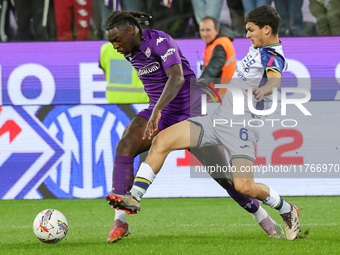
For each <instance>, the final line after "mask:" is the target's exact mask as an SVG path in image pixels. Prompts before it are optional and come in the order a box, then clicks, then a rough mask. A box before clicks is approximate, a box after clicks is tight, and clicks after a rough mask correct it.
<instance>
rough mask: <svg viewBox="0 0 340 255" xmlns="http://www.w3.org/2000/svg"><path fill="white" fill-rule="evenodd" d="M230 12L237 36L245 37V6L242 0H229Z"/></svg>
mask: <svg viewBox="0 0 340 255" xmlns="http://www.w3.org/2000/svg"><path fill="white" fill-rule="evenodd" d="M227 5H228V8H229V12H230V18H231V27H232V29H233V31H234V33H235V37H245V35H246V34H245V31H246V29H245V23H244V17H245V15H244V8H243V4H242V1H240V0H227Z"/></svg>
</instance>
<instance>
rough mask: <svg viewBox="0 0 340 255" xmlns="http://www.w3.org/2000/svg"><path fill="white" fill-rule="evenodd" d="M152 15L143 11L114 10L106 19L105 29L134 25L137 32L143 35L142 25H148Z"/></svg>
mask: <svg viewBox="0 0 340 255" xmlns="http://www.w3.org/2000/svg"><path fill="white" fill-rule="evenodd" d="M151 18H152V16H151V15H150V14H148V13H145V12H134V11H115V12H112V13H111V14H110V16H109V17H108V18H107V20H106V24H105V29H106V30H107V31H108V30H110V29H112V28H114V27H117V28H120V27H122V26H130V25H132V26H136V27H138V28H139V34H140V36H141V38H142V37H143V32H142V26H141V25H149V24H150V20H151Z"/></svg>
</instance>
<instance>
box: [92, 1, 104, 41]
mask: <svg viewBox="0 0 340 255" xmlns="http://www.w3.org/2000/svg"><path fill="white" fill-rule="evenodd" d="M99 2H103V1H102V0H92V30H93V31H92V32H93V39H94V40H103V38H104V35H103V31H104V30H102V15H101V12H100V7H99Z"/></svg>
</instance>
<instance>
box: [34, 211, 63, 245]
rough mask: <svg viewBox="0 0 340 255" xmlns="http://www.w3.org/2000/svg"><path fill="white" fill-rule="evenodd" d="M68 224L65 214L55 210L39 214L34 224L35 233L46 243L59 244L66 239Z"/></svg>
mask: <svg viewBox="0 0 340 255" xmlns="http://www.w3.org/2000/svg"><path fill="white" fill-rule="evenodd" d="M67 230H68V222H67V219H66V217H65V216H64V214H62V213H61V212H60V211H58V210H55V209H46V210H43V211H41V212H40V213H38V215H37V217H35V219H34V222H33V232H34V234H35V235H36V237H37V238H38V239H39V240H40V241H42V242H44V243H57V242H59V241H61V240H63V239H64V237H65V236H66V234H67Z"/></svg>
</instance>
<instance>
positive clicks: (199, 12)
mask: <svg viewBox="0 0 340 255" xmlns="http://www.w3.org/2000/svg"><path fill="white" fill-rule="evenodd" d="M191 3H192V7H193V9H194V14H195V19H196V22H197V24H200V23H201V21H202V19H203V18H204V17H206V16H210V17H213V18H215V19H217V20H218V21H219V20H220V15H221V9H222V6H223V0H209V1H208V0H191Z"/></svg>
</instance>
